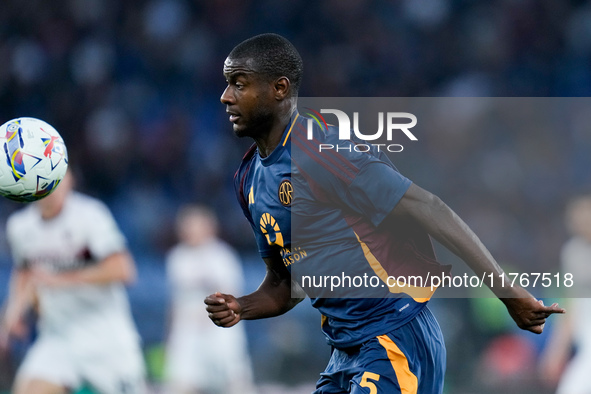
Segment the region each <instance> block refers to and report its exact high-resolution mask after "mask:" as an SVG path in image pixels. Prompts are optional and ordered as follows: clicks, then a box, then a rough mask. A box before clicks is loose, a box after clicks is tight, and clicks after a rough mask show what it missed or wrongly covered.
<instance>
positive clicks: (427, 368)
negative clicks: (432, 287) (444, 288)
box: [313, 307, 446, 394]
mask: <svg viewBox="0 0 591 394" xmlns="http://www.w3.org/2000/svg"><path fill="white" fill-rule="evenodd" d="M445 357H446V352H445V344H444V342H443V335H442V334H441V329H440V328H439V324H438V323H437V320H435V317H434V316H433V314H432V313H431V311H430V310H429V309H428V308H427V307H425V308H423V310H422V311H421V312H420V313H419V314H418V315H417V316H416V318H415V319H413V320H411V321H410V322H408V323H406V324H405V325H403V326H401V327H399V328H397V329H396V330H394V331H391V332H389V333H388V334H385V335H380V336H377V337H375V338H372V339H370V340H368V341H367V342H364V343H363V344H362V345H360V346H356V347H353V348H347V349H336V348H333V352H332V355H331V358H330V361H329V363H328V365H327V367H326V370H325V371H324V372H323V373H322V374H320V379H319V380H318V382H317V384H316V390H315V391H314V393H313V394H345V393H351V394H361V393H363V394H394V393H405V394H410V393H412V394H415V393H416V394H440V393H442V391H443V380H444V375H445V365H446V359H445Z"/></svg>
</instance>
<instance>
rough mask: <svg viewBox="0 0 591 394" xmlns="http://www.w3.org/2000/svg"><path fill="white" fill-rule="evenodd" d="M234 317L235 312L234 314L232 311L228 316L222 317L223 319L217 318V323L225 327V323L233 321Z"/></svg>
mask: <svg viewBox="0 0 591 394" xmlns="http://www.w3.org/2000/svg"><path fill="white" fill-rule="evenodd" d="M235 319H236V314H235V313H232V314H231V315H230V316H228V317H225V318H223V319H219V320H218V323H219V325H220V326H224V327H226V325H227V324H229V323H231V322H233V321H234V320H235Z"/></svg>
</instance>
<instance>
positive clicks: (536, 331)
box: [527, 324, 544, 334]
mask: <svg viewBox="0 0 591 394" xmlns="http://www.w3.org/2000/svg"><path fill="white" fill-rule="evenodd" d="M527 330H528V331H531V332H533V333H534V334H541V333H542V332H543V331H544V324H539V325H535V326H531V327H528V328H527Z"/></svg>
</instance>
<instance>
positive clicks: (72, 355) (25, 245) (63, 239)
mask: <svg viewBox="0 0 591 394" xmlns="http://www.w3.org/2000/svg"><path fill="white" fill-rule="evenodd" d="M72 187H73V176H72V175H71V173H70V172H68V174H67V175H66V177H65V178H64V180H63V181H62V184H61V185H60V186H59V187H58V188H57V189H56V190H55V191H54V192H53V194H51V195H49V196H48V197H46V198H44V199H42V200H39V201H37V202H35V203H33V204H30V205H29V206H27V207H26V208H24V209H22V210H20V211H18V212H16V213H14V214H13V215H11V216H10V218H9V219H8V222H7V231H6V233H7V237H8V242H9V245H10V248H11V252H12V255H13V259H14V269H13V273H12V277H11V284H10V292H9V295H8V301H7V305H6V310H5V314H4V316H3V321H2V332H3V337H4V338H3V340H4V342H6V341H7V338H8V336H9V335H18V334H19V331H21V329H22V321H21V319H22V318H23V316H24V315H25V314H26V312H27V311H28V310H29V309H30V308H31V307H32V306H33V303H34V302H38V336H37V339H36V340H35V342H34V344H33V345H32V347H31V348H30V350H29V351H28V353H27V355H26V356H25V359H24V360H23V362H22V364H21V365H20V367H19V369H18V371H17V376H16V381H15V383H14V390H13V392H14V393H16V394H54V393H55V394H59V393H68V392H71V391H75V390H76V389H77V388H79V387H81V386H82V385H86V386H90V387H91V388H92V389H93V390H94V391H96V392H98V393H104V394H139V393H145V382H144V364H143V358H142V353H141V347H140V340H139V336H138V334H137V331H136V329H135V325H134V323H133V320H132V316H131V312H130V308H129V303H128V299H127V294H126V292H125V288H124V284H125V283H128V282H130V281H132V280H133V279H134V278H135V265H134V261H133V259H132V257H131V255H130V254H129V253H128V251H127V247H126V240H125V238H124V236H123V235H122V233H121V232H120V231H119V228H118V227H117V224H116V223H115V220H114V219H113V217H112V216H111V213H110V212H109V210H108V208H107V207H106V206H105V205H104V204H103V203H102V202H100V201H98V200H96V199H94V198H91V197H88V196H86V195H83V194H80V193H78V192H74V191H73V190H72ZM35 300H37V301H35Z"/></svg>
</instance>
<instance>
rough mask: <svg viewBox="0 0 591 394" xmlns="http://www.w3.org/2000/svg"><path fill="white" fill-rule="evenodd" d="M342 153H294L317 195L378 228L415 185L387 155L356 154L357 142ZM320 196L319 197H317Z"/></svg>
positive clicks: (345, 143) (345, 146) (349, 143)
mask: <svg viewBox="0 0 591 394" xmlns="http://www.w3.org/2000/svg"><path fill="white" fill-rule="evenodd" d="M338 144H339V145H338V146H339V150H336V149H332V150H325V151H322V152H318V151H314V150H312V149H307V148H306V147H304V148H302V149H297V148H296V149H297V150H296V151H294V150H293V149H292V156H293V157H294V158H295V162H296V166H297V167H298V168H299V169H300V171H301V173H302V175H303V177H304V178H305V179H306V182H307V184H308V185H309V187H310V189H311V190H313V192H314V193H316V191H318V190H320V191H321V194H322V195H323V197H322V198H324V199H328V200H330V201H332V203H334V204H335V205H339V206H341V207H343V209H348V210H352V211H354V212H355V213H356V214H358V215H361V216H363V217H366V218H368V219H369V220H370V221H371V223H372V224H373V225H374V226H378V225H379V224H380V223H381V222H382V220H383V219H384V218H385V217H386V216H387V215H388V213H390V212H391V211H392V209H394V207H395V206H396V204H398V202H399V201H400V199H401V198H402V196H403V195H404V193H405V192H406V191H407V190H408V188H409V187H410V185H411V183H412V182H411V181H410V180H409V179H408V178H406V177H405V176H403V175H402V174H400V172H398V170H397V169H396V167H395V166H394V165H393V164H392V162H391V161H390V160H389V159H388V157H387V156H386V155H385V154H383V152H379V151H375V149H376V148H373V149H374V151H370V152H365V151H363V152H358V151H355V143H354V142H353V141H339V142H338ZM316 194H317V193H316Z"/></svg>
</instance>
